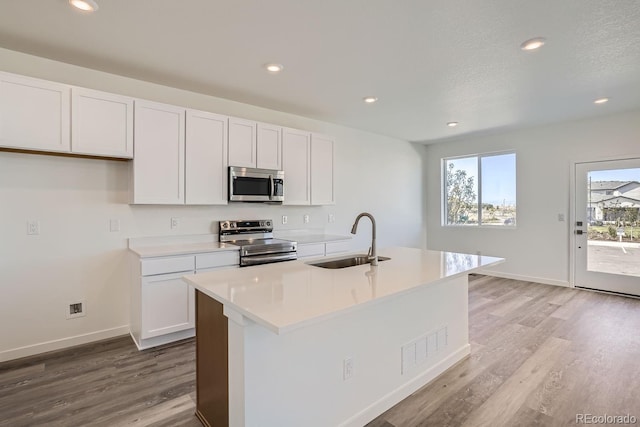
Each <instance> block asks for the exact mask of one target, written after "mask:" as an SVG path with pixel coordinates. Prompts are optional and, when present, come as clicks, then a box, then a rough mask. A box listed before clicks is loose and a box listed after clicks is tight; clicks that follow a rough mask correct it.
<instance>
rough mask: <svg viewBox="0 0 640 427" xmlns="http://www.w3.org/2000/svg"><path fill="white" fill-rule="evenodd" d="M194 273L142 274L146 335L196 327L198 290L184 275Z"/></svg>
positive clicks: (143, 323)
mask: <svg viewBox="0 0 640 427" xmlns="http://www.w3.org/2000/svg"><path fill="white" fill-rule="evenodd" d="M192 273H193V272H192V271H190V272H186V273H177V274H162V275H159V276H147V277H143V278H142V331H141V338H142V339H147V338H152V337H157V336H159V335H165V334H170V333H172V332H178V331H183V330H185V329H191V328H194V327H195V291H194V289H193V287H191V286H189V285H187V284H186V283H185V282H184V281H183V280H182V279H181V277H182V276H183V275H185V274H192Z"/></svg>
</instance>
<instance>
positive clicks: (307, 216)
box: [304, 215, 309, 224]
mask: <svg viewBox="0 0 640 427" xmlns="http://www.w3.org/2000/svg"><path fill="white" fill-rule="evenodd" d="M304 223H305V224H309V215H305V216H304Z"/></svg>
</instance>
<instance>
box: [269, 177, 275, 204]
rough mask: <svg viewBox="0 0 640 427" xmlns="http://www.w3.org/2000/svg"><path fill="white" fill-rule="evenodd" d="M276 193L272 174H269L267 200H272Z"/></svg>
mask: <svg viewBox="0 0 640 427" xmlns="http://www.w3.org/2000/svg"><path fill="white" fill-rule="evenodd" d="M275 194H276V184H275V182H274V181H273V175H269V200H273V196H274V195H275Z"/></svg>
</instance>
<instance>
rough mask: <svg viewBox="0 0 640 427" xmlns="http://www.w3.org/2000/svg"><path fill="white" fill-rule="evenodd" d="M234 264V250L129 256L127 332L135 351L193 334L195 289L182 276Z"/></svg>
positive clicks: (235, 258) (235, 264)
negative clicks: (129, 309)
mask: <svg viewBox="0 0 640 427" xmlns="http://www.w3.org/2000/svg"><path fill="white" fill-rule="evenodd" d="M238 264H239V253H238V251H217V252H211V253H202V254H189V255H179V256H168V257H157V258H144V259H140V257H138V256H135V255H132V273H133V274H132V276H133V278H132V283H131V319H130V329H131V337H132V338H133V340H134V341H135V343H136V345H137V347H138V349H140V350H144V349H147V348H151V347H156V346H158V345H162V344H167V343H170V342H174V341H178V340H181V339H185V338H190V337H193V336H194V335H195V290H194V289H193V287H191V286H189V285H188V284H187V283H186V282H185V281H183V280H182V276H185V275H187V274H194V273H195V274H198V273H205V272H207V271H213V270H216V269H219V268H224V267H227V268H228V267H233V266H236V267H237V266H238Z"/></svg>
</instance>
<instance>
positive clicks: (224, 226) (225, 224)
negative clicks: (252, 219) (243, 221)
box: [220, 222, 229, 228]
mask: <svg viewBox="0 0 640 427" xmlns="http://www.w3.org/2000/svg"><path fill="white" fill-rule="evenodd" d="M228 226H229V224H227V223H226V222H223V223H222V224H220V227H222V228H227V227H228Z"/></svg>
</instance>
